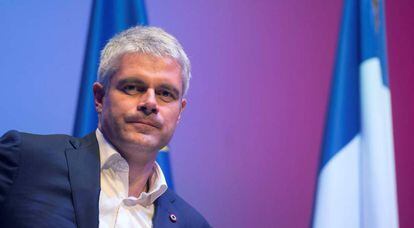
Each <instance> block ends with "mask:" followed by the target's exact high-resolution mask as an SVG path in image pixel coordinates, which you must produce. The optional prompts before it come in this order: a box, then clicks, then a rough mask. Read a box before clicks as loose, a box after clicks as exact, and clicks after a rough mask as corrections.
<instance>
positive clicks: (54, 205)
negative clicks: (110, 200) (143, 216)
mask: <svg viewBox="0 0 414 228" xmlns="http://www.w3.org/2000/svg"><path fill="white" fill-rule="evenodd" d="M99 192H100V161H99V147H98V142H97V140H96V136H95V133H91V134H89V135H87V136H86V137H84V138H81V139H79V138H74V137H70V136H67V135H47V136H43V135H33V134H27V133H20V132H17V131H10V132H8V133H6V134H5V135H3V137H1V138H0V227H80V228H91V227H98V223H99ZM172 214H174V215H175V216H176V218H177V220H176V221H175V222H173V220H172V219H171V218H170V216H171V215H172ZM153 226H154V227H210V226H209V224H208V223H207V221H206V220H205V219H204V218H203V217H202V216H201V215H200V214H199V213H198V212H197V211H196V210H195V209H194V208H192V207H191V206H190V205H189V204H188V203H186V202H185V201H184V200H183V199H181V198H180V197H179V196H177V195H176V194H175V193H174V192H173V191H171V190H167V191H166V192H165V193H164V194H163V195H162V196H160V197H159V198H158V199H157V200H156V201H155V214H154V218H153Z"/></svg>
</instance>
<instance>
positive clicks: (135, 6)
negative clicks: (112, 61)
mask: <svg viewBox="0 0 414 228" xmlns="http://www.w3.org/2000/svg"><path fill="white" fill-rule="evenodd" d="M147 24H148V20H147V14H146V9H145V3H144V1H143V0H94V1H93V3H92V9H91V16H90V23H89V30H88V38H87V43H86V51H85V56H84V63H83V71H82V77H81V82H80V88H79V97H78V104H77V109H76V117H75V125H74V130H73V135H74V136H76V137H82V136H85V135H86V134H88V133H90V132H92V131H94V130H95V129H96V128H97V123H98V117H97V114H96V112H95V105H94V99H93V93H92V85H93V83H94V82H95V81H96V79H97V71H98V66H99V57H100V51H101V50H102V49H103V47H104V46H105V44H106V43H107V42H108V40H109V39H110V38H112V37H113V36H114V35H115V34H117V33H119V32H121V31H123V30H125V29H128V28H130V27H132V26H136V25H147ZM167 151H168V150H162V151H161V152H160V153H159V155H158V157H157V161H158V163H159V165H160V166H161V168H162V170H163V172H164V175H165V176H166V177H168V178H167V184H168V186H169V187H170V188H172V186H173V185H172V177H171V170H170V165H169V155H168V153H167ZM160 157H162V158H161V159H160Z"/></svg>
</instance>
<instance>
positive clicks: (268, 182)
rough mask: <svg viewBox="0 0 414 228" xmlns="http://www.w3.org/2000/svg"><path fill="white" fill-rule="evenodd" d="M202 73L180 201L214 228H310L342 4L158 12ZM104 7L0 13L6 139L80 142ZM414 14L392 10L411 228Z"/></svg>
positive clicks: (180, 134)
mask: <svg viewBox="0 0 414 228" xmlns="http://www.w3.org/2000/svg"><path fill="white" fill-rule="evenodd" d="M146 3H147V12H148V18H149V24H150V25H155V26H160V27H163V28H164V29H166V30H167V31H168V32H170V33H172V34H174V35H175V36H176V37H177V38H178V39H179V40H180V41H181V42H182V44H183V45H184V47H185V49H186V51H187V53H188V54H189V56H190V59H191V61H192V64H193V72H192V75H193V79H192V81H191V86H190V91H189V95H188V100H189V104H188V106H187V109H186V110H185V113H184V116H183V119H182V121H181V123H180V126H179V127H178V130H177V132H176V134H175V136H174V138H173V141H172V143H171V155H170V156H171V165H172V171H173V176H174V181H175V187H176V190H177V192H178V193H179V194H180V195H182V196H183V197H184V198H185V199H187V200H188V201H189V202H190V203H191V204H193V205H194V206H195V207H196V208H197V209H198V210H200V211H201V212H202V213H203V214H204V215H205V216H206V218H207V219H208V220H209V221H210V223H211V224H212V225H213V226H214V227H308V226H309V224H310V221H311V215H312V205H313V196H314V192H315V183H316V174H317V167H318V160H319V153H320V143H321V141H322V132H323V127H324V118H325V111H326V108H327V101H328V95H329V85H330V80H331V73H332V71H333V62H334V56H335V49H336V42H337V37H338V31H339V22H340V17H341V10H342V1H341V0H331V1H321V0H317V1H306V0H293V1H287V0H285V1H274V0H209V1H192V0H181V1H171V0H163V1H161V0H147V1H146ZM90 7H91V0H73V1H53V0H44V1H42V3H41V4H40V3H39V1H35V0H26V1H13V0H2V1H0V28H1V36H0V52H1V54H0V97H1V102H0V134H3V133H5V132H6V131H7V130H9V129H17V130H20V131H28V132H33V133H40V134H49V133H66V134H71V132H72V128H73V122H74V116H75V108H76V101H77V96H78V89H79V80H80V75H81V67H82V62H83V54H84V49H85V43H86V37H87V29H88V28H87V26H88V24H89V13H90ZM413 12H414V2H413V1H407V0H394V1H387V2H386V13H387V15H386V16H387V29H388V32H387V35H388V54H389V71H390V72H389V73H390V84H391V93H392V102H393V103H392V106H393V115H394V138H395V156H396V169H397V170H396V171H397V183H398V203H399V216H400V227H402V228H408V227H414V220H413V219H412V215H413V213H414V195H413V194H412V193H413V192H414V182H413V181H412V179H413V177H412V175H413V173H414V154H413V153H412V152H413V148H414V137H413V135H414V134H413V129H414V77H413V74H414V58H413V56H412V55H413V53H414V42H413V41H414V18H413V17H412V13H413Z"/></svg>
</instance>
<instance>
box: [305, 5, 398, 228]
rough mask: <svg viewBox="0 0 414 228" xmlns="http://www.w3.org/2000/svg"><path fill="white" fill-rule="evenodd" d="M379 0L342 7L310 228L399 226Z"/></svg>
mask: <svg viewBox="0 0 414 228" xmlns="http://www.w3.org/2000/svg"><path fill="white" fill-rule="evenodd" d="M385 34H386V31H385V18H384V2H383V0H345V2H344V10H343V15H342V23H341V31H340V37H339V43H338V49H337V57H336V65H335V70H334V75H333V80H332V87H331V97H330V101H329V110H328V114H327V122H326V128H325V135H324V142H323V146H322V155H321V163H320V168H319V172H318V182H317V190H316V198H315V205H314V211H313V221H312V226H313V227H314V228H341V227H344V228H345V227H346V228H382V227H383V228H394V227H398V206H397V191H396V176H395V163H394V146H393V134H392V114H391V97H390V89H389V81H388V74H387V72H388V69H387V58H386V45H385V44H386V42H385V41H386V40H385Z"/></svg>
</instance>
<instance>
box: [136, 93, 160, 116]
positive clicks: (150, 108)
mask: <svg viewBox="0 0 414 228" xmlns="http://www.w3.org/2000/svg"><path fill="white" fill-rule="evenodd" d="M138 110H139V111H141V112H143V113H144V114H145V115H146V116H149V115H151V114H157V113H158V104H157V100H156V97H155V92H154V90H152V89H148V90H147V91H146V92H145V93H144V94H143V95H142V96H141V101H140V104H139V105H138Z"/></svg>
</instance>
